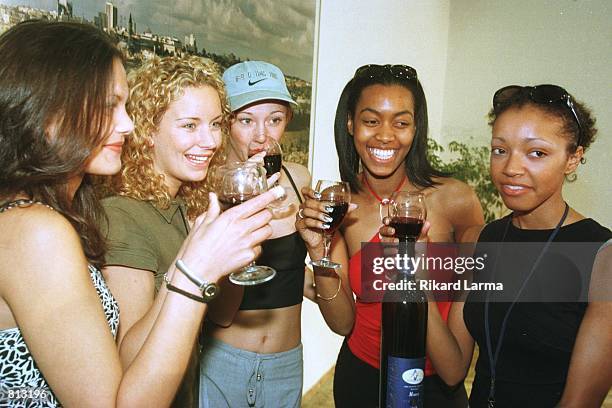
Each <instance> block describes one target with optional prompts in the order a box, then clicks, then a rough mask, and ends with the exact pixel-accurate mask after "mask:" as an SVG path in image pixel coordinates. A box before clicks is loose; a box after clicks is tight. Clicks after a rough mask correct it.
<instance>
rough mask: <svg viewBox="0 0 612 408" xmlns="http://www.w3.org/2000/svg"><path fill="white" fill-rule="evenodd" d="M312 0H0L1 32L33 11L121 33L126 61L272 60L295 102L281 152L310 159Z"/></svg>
mask: <svg viewBox="0 0 612 408" xmlns="http://www.w3.org/2000/svg"><path fill="white" fill-rule="evenodd" d="M315 1H316V0H283V1H278V0H114V1H105V0H73V1H68V0H0V33H2V32H4V31H6V30H7V29H9V28H10V27H12V26H13V25H15V24H17V23H19V22H20V21H24V20H27V19H34V18H35V19H47V20H63V21H79V22H83V23H89V24H93V25H95V26H97V27H99V28H100V29H102V30H104V31H106V32H108V33H109V34H110V35H111V36H113V37H115V38H116V39H117V40H118V42H119V45H120V47H122V48H123V49H124V50H125V51H126V54H127V56H128V69H129V68H130V67H134V66H137V65H138V64H139V63H140V62H141V61H143V60H145V59H147V58H151V57H152V56H153V55H159V56H164V55H185V54H197V55H201V56H203V57H207V58H210V59H212V60H214V61H215V62H217V63H218V64H219V65H220V66H221V67H222V68H223V69H225V68H227V67H229V66H230V65H232V64H235V63H237V62H240V61H245V60H264V61H268V62H271V63H273V64H275V65H277V66H279V67H280V69H281V70H282V71H283V72H284V73H285V77H286V80H287V86H288V88H289V91H290V92H291V95H292V96H293V98H294V99H295V100H296V101H297V102H298V103H299V107H298V108H296V109H295V111H294V116H293V120H292V121H291V123H290V124H289V128H288V131H287V132H286V133H285V136H284V138H283V143H282V145H283V156H284V157H283V158H284V160H286V161H292V162H297V163H301V164H303V165H307V164H308V145H309V125H310V103H311V93H312V64H313V49H314V25H315ZM24 46H27V44H24Z"/></svg>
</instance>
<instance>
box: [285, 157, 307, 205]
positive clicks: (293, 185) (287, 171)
mask: <svg viewBox="0 0 612 408" xmlns="http://www.w3.org/2000/svg"><path fill="white" fill-rule="evenodd" d="M282 167H283V170H285V174H286V175H287V178H289V182H290V183H291V186H292V187H293V190H294V191H295V193H296V194H297V197H298V200H300V204H302V203H303V202H304V200H302V195H301V194H300V191H299V190H298V188H297V186H296V185H295V181H293V177H291V173H289V170H287V168H286V167H285V165H284V164H283V166H282Z"/></svg>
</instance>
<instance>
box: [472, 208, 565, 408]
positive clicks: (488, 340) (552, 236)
mask: <svg viewBox="0 0 612 408" xmlns="http://www.w3.org/2000/svg"><path fill="white" fill-rule="evenodd" d="M568 213H569V205H567V203H565V211H563V215H562V216H561V219H560V220H559V223H558V224H557V226H556V227H555V229H554V230H553V232H552V233H551V234H550V236H549V237H548V240H547V241H546V244H545V245H544V248H543V249H542V251H541V252H540V254H539V255H538V257H537V258H536V261H535V262H534V264H533V266H532V267H531V270H530V271H529V273H528V274H527V277H526V278H525V280H524V281H523V284H522V285H521V287H520V289H519V290H518V292H517V293H516V296H515V297H514V299H513V300H512V303H510V306H509V307H508V310H507V311H506V314H505V316H504V319H503V320H502V325H501V329H500V330H499V340H498V341H497V345H496V346H495V355H493V347H492V346H491V328H490V325H489V297H490V294H491V292H487V296H486V299H485V305H484V319H485V321H484V323H485V337H486V343H487V355H488V356H489V363H490V368H491V383H490V386H489V398H488V400H487V402H488V407H489V408H494V407H495V377H496V372H495V365H496V364H497V358H498V357H499V351H500V350H501V346H502V342H503V340H504V334H505V332H506V323H508V317H509V316H510V313H511V312H512V309H513V308H514V305H515V304H516V301H517V300H518V298H519V297H520V296H521V293H522V292H523V289H525V286H527V282H528V281H529V279H531V276H532V275H533V273H534V272H535V270H536V268H537V267H538V264H539V263H540V261H541V260H542V257H543V256H544V253H546V251H547V250H548V248H549V247H550V244H551V243H552V241H553V240H554V239H555V237H556V236H557V234H558V233H559V230H560V229H561V226H562V225H563V223H564V222H565V219H566V218H567V214H568ZM511 223H512V216H510V217H508V222H507V223H506V229H505V230H504V235H503V236H502V240H501V242H504V241H505V240H506V234H507V233H508V229H509V228H510V224H511ZM500 252H501V248H500V251H498V254H497V255H498V256H497V258H496V259H495V265H494V266H493V277H495V270H496V269H497V262H498V261H499V258H500V256H499V255H500Z"/></svg>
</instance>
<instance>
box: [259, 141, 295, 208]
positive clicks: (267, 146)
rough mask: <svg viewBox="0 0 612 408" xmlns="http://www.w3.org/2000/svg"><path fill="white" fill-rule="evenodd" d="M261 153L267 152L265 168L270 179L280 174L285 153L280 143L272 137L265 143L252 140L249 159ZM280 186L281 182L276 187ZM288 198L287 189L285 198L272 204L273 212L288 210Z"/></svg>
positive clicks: (264, 160) (264, 162) (275, 184)
mask: <svg viewBox="0 0 612 408" xmlns="http://www.w3.org/2000/svg"><path fill="white" fill-rule="evenodd" d="M260 152H266V155H265V156H264V158H263V166H264V168H265V169H266V176H267V177H270V176H272V175H273V174H276V173H279V172H280V171H281V169H282V165H283V151H282V149H281V146H280V144H279V143H278V141H276V139H274V138H272V137H270V136H266V139H265V140H264V142H263V143H260V142H258V141H257V140H256V139H253V140H251V143H249V157H252V156H254V155H256V154H257V153H260ZM278 185H279V182H278V181H276V182H275V183H274V186H278ZM274 186H271V187H274ZM287 196H288V195H287V190H286V189H285V196H284V197H283V198H279V199H278V200H276V201H273V202H272V203H271V204H270V209H271V210H273V211H284V210H286V209H288V207H289V206H288V205H287V204H286V203H284V201H285V199H286V198H287Z"/></svg>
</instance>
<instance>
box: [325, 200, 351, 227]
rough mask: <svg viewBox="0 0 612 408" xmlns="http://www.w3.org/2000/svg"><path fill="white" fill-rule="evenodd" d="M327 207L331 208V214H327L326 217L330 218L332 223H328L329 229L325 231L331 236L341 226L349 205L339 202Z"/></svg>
mask: <svg viewBox="0 0 612 408" xmlns="http://www.w3.org/2000/svg"><path fill="white" fill-rule="evenodd" d="M328 207H331V209H332V210H331V212H328V213H327V215H328V216H330V217H331V218H332V221H331V222H330V223H328V225H329V228H328V229H326V230H325V233H327V234H333V233H334V231H336V229H338V227H339V226H340V224H342V220H343V219H344V216H345V215H346V213H347V212H348V208H349V203H346V202H340V203H330V204H328Z"/></svg>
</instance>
